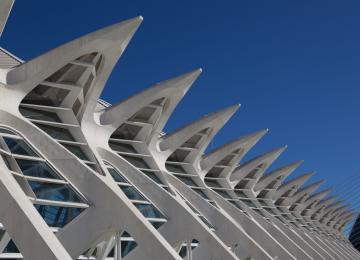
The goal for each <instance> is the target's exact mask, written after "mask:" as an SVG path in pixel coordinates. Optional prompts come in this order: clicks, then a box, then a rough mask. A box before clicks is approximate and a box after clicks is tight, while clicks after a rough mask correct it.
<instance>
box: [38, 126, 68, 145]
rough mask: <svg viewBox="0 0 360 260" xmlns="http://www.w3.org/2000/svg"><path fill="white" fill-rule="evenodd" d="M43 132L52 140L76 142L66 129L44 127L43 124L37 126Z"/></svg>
mask: <svg viewBox="0 0 360 260" xmlns="http://www.w3.org/2000/svg"><path fill="white" fill-rule="evenodd" d="M35 125H36V126H38V127H39V128H40V129H41V130H43V131H44V132H46V133H47V134H48V135H50V136H51V137H52V138H54V139H57V140H64V141H75V139H74V137H72V135H71V133H70V132H69V130H67V129H65V128H60V127H55V126H50V125H43V124H35Z"/></svg>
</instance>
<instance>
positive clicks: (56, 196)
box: [29, 181, 82, 202]
mask: <svg viewBox="0 0 360 260" xmlns="http://www.w3.org/2000/svg"><path fill="white" fill-rule="evenodd" d="M29 184H30V186H31V189H32V190H33V192H34V193H35V195H36V197H37V198H38V199H45V200H56V201H71V202H82V200H81V199H80V197H79V196H78V195H77V194H76V193H75V192H74V191H73V190H72V189H71V188H70V186H69V185H68V184H55V183H46V182H36V181H29Z"/></svg>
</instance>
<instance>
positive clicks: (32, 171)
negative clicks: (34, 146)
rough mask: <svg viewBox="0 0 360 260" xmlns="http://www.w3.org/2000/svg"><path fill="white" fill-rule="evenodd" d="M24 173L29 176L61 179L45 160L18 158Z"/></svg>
mask: <svg viewBox="0 0 360 260" xmlns="http://www.w3.org/2000/svg"><path fill="white" fill-rule="evenodd" d="M16 162H17V163H18V165H19V167H20V169H21V171H22V173H23V174H24V175H27V176H33V177H39V178H49V179H60V178H59V176H58V175H57V174H56V173H55V171H54V170H52V169H51V168H50V167H49V166H48V165H47V164H46V163H45V162H38V161H29V160H23V159H16Z"/></svg>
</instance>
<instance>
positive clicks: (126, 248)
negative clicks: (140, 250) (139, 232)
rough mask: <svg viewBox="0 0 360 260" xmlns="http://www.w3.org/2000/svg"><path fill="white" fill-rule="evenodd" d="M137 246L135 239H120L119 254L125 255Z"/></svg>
mask: <svg viewBox="0 0 360 260" xmlns="http://www.w3.org/2000/svg"><path fill="white" fill-rule="evenodd" d="M136 246H137V243H136V242H135V241H122V242H121V256H122V257H125V256H127V255H128V254H129V253H130V252H131V251H132V250H134V248H135V247H136Z"/></svg>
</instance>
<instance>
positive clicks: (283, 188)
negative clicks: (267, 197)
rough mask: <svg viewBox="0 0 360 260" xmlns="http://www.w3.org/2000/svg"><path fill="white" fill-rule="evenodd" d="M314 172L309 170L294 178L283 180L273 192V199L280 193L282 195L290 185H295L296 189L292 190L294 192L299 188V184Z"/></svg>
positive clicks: (279, 195)
mask: <svg viewBox="0 0 360 260" xmlns="http://www.w3.org/2000/svg"><path fill="white" fill-rule="evenodd" d="M314 174H315V172H309V173H305V174H303V175H300V176H298V177H296V178H294V179H290V180H287V181H286V182H284V183H283V184H282V185H281V186H280V187H279V188H278V190H277V191H276V193H275V194H274V199H275V200H277V199H278V198H279V197H281V195H283V194H284V193H285V192H287V191H288V190H290V189H291V188H292V187H294V186H297V189H295V190H294V191H293V193H295V192H296V190H298V189H299V188H300V186H301V185H303V184H304V183H305V182H306V181H307V180H308V179H309V178H310V177H311V176H313V175H314Z"/></svg>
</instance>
